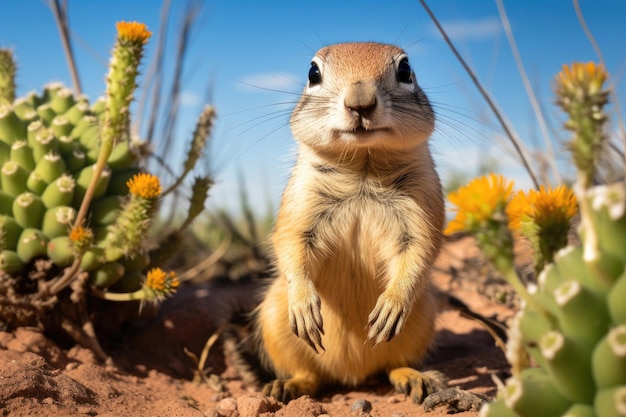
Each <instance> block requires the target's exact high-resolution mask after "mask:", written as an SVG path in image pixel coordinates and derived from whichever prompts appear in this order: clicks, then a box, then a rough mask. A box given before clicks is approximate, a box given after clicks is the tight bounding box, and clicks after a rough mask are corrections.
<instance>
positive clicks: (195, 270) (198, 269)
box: [178, 234, 232, 282]
mask: <svg viewBox="0 0 626 417" xmlns="http://www.w3.org/2000/svg"><path fill="white" fill-rule="evenodd" d="M231 242H232V237H231V235H230V234H229V235H226V238H225V239H224V240H223V241H222V243H221V244H220V246H219V247H218V248H217V249H216V250H215V251H214V252H213V253H212V254H211V255H210V256H209V257H208V258H206V259H205V260H203V261H202V262H200V263H199V264H197V265H195V266H193V267H191V268H190V269H188V270H186V271H185V272H183V273H182V274H180V275H179V276H178V280H179V281H180V282H185V281H188V280H190V279H192V278H195V277H197V276H198V275H200V274H201V273H202V272H204V271H206V270H207V269H209V268H210V267H212V266H213V265H215V263H216V262H217V261H219V260H220V259H221V258H222V256H224V255H225V254H226V252H227V251H228V249H229V248H230V244H231Z"/></svg>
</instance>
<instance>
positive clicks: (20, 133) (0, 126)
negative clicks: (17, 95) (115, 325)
mask: <svg viewBox="0 0 626 417" xmlns="http://www.w3.org/2000/svg"><path fill="white" fill-rule="evenodd" d="M24 139H26V123H24V122H23V121H22V120H20V118H19V117H17V115H16V114H15V112H14V111H13V109H12V108H11V106H0V140H1V141H3V142H4V143H6V144H8V145H12V144H13V142H15V141H16V140H24Z"/></svg>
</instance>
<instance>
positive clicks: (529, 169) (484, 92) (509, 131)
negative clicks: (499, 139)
mask: <svg viewBox="0 0 626 417" xmlns="http://www.w3.org/2000/svg"><path fill="white" fill-rule="evenodd" d="M419 1H420V3H421V4H422V7H424V10H426V13H428V15H429V16H430V18H431V20H432V21H433V23H434V24H435V26H437V29H438V30H439V32H440V33H441V35H442V36H443V39H444V40H445V42H446V44H448V47H449V48H450V50H452V53H453V54H454V56H455V57H456V58H457V59H458V60H459V62H460V63H461V65H462V66H463V68H464V69H465V71H466V72H467V74H468V75H469V76H470V78H471V79H472V82H473V83H474V85H475V86H476V88H478V90H479V91H480V93H481V94H482V96H483V97H484V99H485V101H487V104H488V105H489V107H490V108H491V110H492V111H493V112H494V114H495V116H496V118H497V119H498V122H500V125H501V126H502V129H504V132H505V133H506V135H507V137H508V138H509V139H510V141H511V143H512V145H513V147H514V148H515V151H516V152H517V154H518V155H519V158H520V160H521V162H522V164H523V165H524V168H525V169H526V172H528V175H529V176H530V179H531V180H532V182H533V184H534V186H535V188H537V189H538V188H539V182H538V181H537V177H536V176H535V173H534V170H533V168H532V166H531V165H530V164H529V163H528V160H527V158H526V155H525V153H524V151H523V150H522V146H523V145H522V144H521V141H520V140H519V139H518V138H517V136H516V135H515V134H514V133H513V130H512V129H511V128H510V127H509V124H508V122H507V121H506V120H505V118H504V116H503V115H502V113H501V112H500V110H499V109H498V106H497V105H496V103H495V101H494V99H493V98H492V97H491V95H490V94H489V92H487V90H486V89H485V88H484V87H483V86H482V84H481V83H480V81H479V80H478V77H476V74H474V71H473V70H472V69H471V68H470V67H469V65H467V63H466V62H465V60H464V59H463V57H462V56H461V54H460V53H459V51H458V50H457V49H456V47H455V46H454V44H453V43H452V41H451V40H450V38H449V37H448V34H447V33H446V31H445V30H444V29H443V27H442V26H441V24H440V23H439V20H437V18H436V17H435V15H434V14H433V12H432V11H431V10H430V8H429V7H428V5H427V4H426V1H425V0H419Z"/></svg>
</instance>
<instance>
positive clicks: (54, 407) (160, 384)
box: [0, 239, 513, 417]
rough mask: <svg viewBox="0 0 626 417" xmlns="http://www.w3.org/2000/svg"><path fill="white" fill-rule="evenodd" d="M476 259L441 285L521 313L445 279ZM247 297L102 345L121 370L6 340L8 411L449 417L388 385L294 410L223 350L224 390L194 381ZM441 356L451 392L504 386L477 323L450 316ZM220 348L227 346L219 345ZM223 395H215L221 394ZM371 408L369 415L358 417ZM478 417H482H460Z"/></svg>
mask: <svg viewBox="0 0 626 417" xmlns="http://www.w3.org/2000/svg"><path fill="white" fill-rule="evenodd" d="M473 256H476V249H475V247H474V246H473V243H472V242H471V240H469V239H463V240H460V241H457V242H451V243H449V244H447V245H446V248H445V249H444V251H443V253H442V255H441V257H440V259H439V260H438V263H437V267H438V268H437V270H438V271H440V272H436V273H435V282H436V284H437V286H438V287H440V288H441V289H443V290H446V291H449V292H451V293H453V294H454V295H456V296H457V297H458V298H460V299H461V300H463V301H464V302H465V303H467V304H468V305H469V306H470V307H471V308H472V309H473V310H474V311H476V312H479V313H481V314H483V315H485V316H488V317H489V316H495V317H497V318H498V319H500V320H506V319H508V318H510V317H511V316H512V314H513V311H512V310H511V309H510V308H508V307H506V306H504V305H502V304H497V303H495V302H493V301H490V300H488V299H487V298H486V297H484V296H482V295H481V294H480V293H482V291H478V288H477V286H476V285H479V284H475V283H472V282H471V281H468V282H465V281H463V280H461V281H460V282H459V281H458V280H455V281H454V283H453V282H452V280H451V279H450V275H449V274H446V273H443V272H441V271H445V270H449V268H450V266H453V267H454V268H456V269H457V270H460V269H462V267H463V259H467V258H470V257H473ZM242 292H245V288H238V287H237V286H236V285H229V286H223V285H222V286H220V285H216V284H214V283H208V284H203V285H195V286H191V285H189V286H184V287H183V288H182V289H181V290H180V291H179V293H178V294H177V295H176V296H175V297H174V298H172V299H170V300H167V301H166V302H165V303H164V304H163V305H162V307H161V310H160V311H159V313H158V314H157V315H156V317H154V318H152V319H148V320H143V321H140V322H137V323H133V324H132V326H130V327H128V328H124V329H122V330H121V331H120V334H121V336H119V337H118V338H116V339H115V340H108V341H105V343H103V344H104V345H105V349H106V350H107V352H108V353H110V354H111V356H112V357H113V360H114V365H105V364H102V363H99V362H98V361H97V360H96V358H95V357H94V355H93V354H92V353H91V352H90V351H89V350H87V349H84V348H81V347H78V346H74V347H70V348H62V347H59V346H58V345H56V344H55V343H54V342H52V341H51V340H50V339H48V338H46V337H45V336H44V335H43V334H42V333H41V332H40V331H39V330H38V329H30V328H20V329H17V330H16V331H13V332H0V365H1V366H0V412H1V413H2V415H7V416H33V415H36V416H39V417H47V416H81V415H85V416H101V417H105V416H106V417H113V416H125V417H130V416H133V417H134V416H146V417H148V416H149V417H152V416H163V417H166V416H180V417H187V416H189V417H191V416H211V417H213V416H228V417H235V416H242V417H247V416H267V417H269V416H302V417H305V416H306V417H309V416H324V415H330V416H362V417H366V416H394V417H400V416H405V417H409V416H423V415H428V416H433V417H436V416H443V415H447V410H446V408H445V407H439V408H437V409H435V410H434V411H432V412H430V413H428V414H426V413H425V412H424V411H423V410H422V408H421V406H419V405H415V404H413V403H411V401H410V399H407V398H406V396H405V395H400V394H396V393H394V391H393V388H392V387H391V386H390V385H389V384H388V383H387V382H386V381H384V380H383V379H380V380H373V381H371V382H370V383H368V384H365V385H364V386H362V387H359V388H358V389H357V390H351V391H350V390H336V389H335V390H333V391H328V392H325V393H323V394H322V395H321V396H320V397H319V398H315V399H311V398H309V397H303V398H300V399H298V400H295V401H292V402H290V403H289V404H288V405H284V404H282V403H279V402H276V401H275V400H273V399H269V398H267V397H263V396H262V395H261V394H259V393H257V392H256V391H255V389H254V388H253V387H246V386H244V385H243V383H242V382H241V381H240V380H239V379H238V376H237V375H236V373H235V372H234V370H233V369H232V368H231V367H229V366H228V365H227V363H225V361H224V358H223V356H222V354H221V350H220V348H219V347H218V346H217V345H216V346H215V347H213V349H212V351H211V354H210V355H209V358H208V362H207V366H209V367H211V369H212V373H215V374H216V375H219V376H220V378H219V381H221V382H219V383H221V384H222V386H223V387H224V389H225V391H223V392H218V391H216V390H214V389H212V388H211V387H209V385H207V384H201V385H199V384H195V383H193V382H191V379H192V378H193V372H194V368H195V365H194V363H193V361H192V360H191V359H190V358H189V357H188V356H187V355H186V354H185V353H184V349H185V348H186V349H188V350H189V351H191V352H193V353H195V354H196V355H198V356H199V355H200V352H201V351H202V348H203V347H204V344H205V342H206V341H207V339H208V338H209V337H210V336H211V335H212V334H213V333H214V332H215V330H216V324H215V323H216V319H217V317H216V315H218V314H219V313H216V311H219V306H220V305H223V303H224V302H225V300H228V299H231V297H237V296H241V294H242ZM437 326H438V334H437V337H436V341H435V349H434V350H433V352H432V354H431V355H430V356H429V358H428V359H427V361H426V363H425V364H424V366H423V367H422V369H437V370H439V371H441V372H443V373H445V374H446V375H447V376H448V377H449V378H450V386H458V387H460V388H462V389H464V390H469V391H471V392H475V393H480V394H484V395H486V396H488V397H493V395H495V383H494V382H493V380H492V376H498V377H500V378H503V377H504V376H505V375H506V373H507V371H508V366H507V363H506V360H505V358H504V355H503V353H502V352H501V351H500V350H499V349H498V348H497V347H496V346H495V344H494V341H493V339H492V338H491V336H489V334H488V333H487V332H486V331H485V330H484V329H483V328H482V327H481V326H480V325H478V324H477V323H475V322H473V321H470V320H468V319H465V318H462V317H460V316H459V313H457V312H455V311H444V312H442V313H441V314H440V316H439V318H438V322H437ZM218 345H219V342H218ZM214 387H215V386H214ZM362 399H364V400H367V401H369V402H370V403H371V405H372V409H371V410H370V411H369V412H364V411H362V410H361V411H353V412H351V408H352V406H353V404H354V403H355V401H357V400H362ZM457 415H458V416H460V417H461V416H462V417H470V416H473V417H475V416H478V412H477V411H467V412H462V413H459V414H457Z"/></svg>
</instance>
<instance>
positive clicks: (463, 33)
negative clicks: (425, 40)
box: [432, 17, 502, 41]
mask: <svg viewBox="0 0 626 417" xmlns="http://www.w3.org/2000/svg"><path fill="white" fill-rule="evenodd" d="M441 25H442V26H443V28H444V30H445V31H446V33H447V34H448V36H449V37H450V38H451V39H453V40H463V41H476V40H485V39H490V38H493V37H495V36H498V35H499V34H500V33H501V32H502V25H501V23H500V19H498V18H497V17H485V18H482V19H475V20H450V21H447V22H441ZM432 30H433V31H434V32H435V33H436V34H437V35H439V30H437V28H436V27H434V26H433V29H432Z"/></svg>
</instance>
